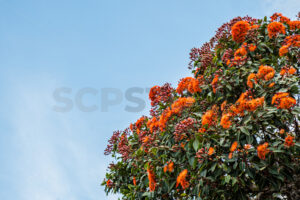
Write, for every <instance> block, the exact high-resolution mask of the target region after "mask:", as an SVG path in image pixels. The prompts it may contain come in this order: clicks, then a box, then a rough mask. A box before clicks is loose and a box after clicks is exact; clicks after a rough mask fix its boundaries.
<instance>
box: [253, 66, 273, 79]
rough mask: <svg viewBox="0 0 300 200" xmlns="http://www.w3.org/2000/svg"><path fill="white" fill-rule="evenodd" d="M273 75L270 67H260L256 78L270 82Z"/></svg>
mask: <svg viewBox="0 0 300 200" xmlns="http://www.w3.org/2000/svg"><path fill="white" fill-rule="evenodd" d="M274 75H275V70H274V69H273V68H272V67H270V66H264V65H261V66H260V67H259V69H258V72H257V77H258V78H260V79H263V80H265V81H268V80H271V79H272V78H273V77H274Z"/></svg>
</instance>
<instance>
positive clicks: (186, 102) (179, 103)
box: [171, 97, 195, 114]
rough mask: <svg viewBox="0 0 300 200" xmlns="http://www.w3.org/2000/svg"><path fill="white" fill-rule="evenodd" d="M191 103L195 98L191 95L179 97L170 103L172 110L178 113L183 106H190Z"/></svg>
mask: <svg viewBox="0 0 300 200" xmlns="http://www.w3.org/2000/svg"><path fill="white" fill-rule="evenodd" d="M193 103H195V99H194V98H193V97H181V98H179V99H177V100H176V101H175V102H174V103H173V104H172V105H171V108H172V112H173V113H175V114H178V113H179V112H181V111H182V110H183V109H184V108H187V107H190V106H192V105H193Z"/></svg>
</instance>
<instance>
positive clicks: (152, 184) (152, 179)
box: [147, 165, 156, 191]
mask: <svg viewBox="0 0 300 200" xmlns="http://www.w3.org/2000/svg"><path fill="white" fill-rule="evenodd" d="M147 175H148V180H149V189H150V191H154V190H155V187H156V181H155V175H154V173H153V171H152V170H151V167H150V166H149V165H148V168H147Z"/></svg>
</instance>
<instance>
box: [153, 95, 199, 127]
mask: <svg viewBox="0 0 300 200" xmlns="http://www.w3.org/2000/svg"><path fill="white" fill-rule="evenodd" d="M195 101H196V100H195V99H194V98H193V97H180V98H179V99H177V100H176V101H175V102H174V103H173V104H172V105H171V109H170V108H169V107H168V108H166V109H165V110H164V111H163V113H162V114H161V116H160V118H159V122H158V123H159V127H160V130H161V131H163V130H164V128H165V127H166V123H167V122H168V120H169V118H170V117H171V116H172V115H173V114H179V113H180V112H181V111H182V110H183V109H184V108H187V107H190V106H192V105H193V103H195Z"/></svg>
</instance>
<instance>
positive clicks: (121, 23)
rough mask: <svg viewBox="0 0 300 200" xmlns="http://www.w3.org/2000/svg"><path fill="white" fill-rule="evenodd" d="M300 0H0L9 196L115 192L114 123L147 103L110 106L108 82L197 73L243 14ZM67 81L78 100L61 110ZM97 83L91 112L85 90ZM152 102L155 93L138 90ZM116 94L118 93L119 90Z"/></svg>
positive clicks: (47, 199)
mask: <svg viewBox="0 0 300 200" xmlns="http://www.w3.org/2000/svg"><path fill="white" fill-rule="evenodd" d="M299 8H300V1H299V0H251V1H247V2H246V1H241V0H238V1H235V0H226V1H217V0H209V1H204V0H202V1H201V0H197V1H196V0H186V1H179V0H177V1H174V0H172V1H171V0H165V1H161V0H160V1H158V0H153V1H141V0H127V1H124V0H123V1H122V0H119V1H117V0H106V1H103V0H85V1H77V0H48V1H46V0H27V1H21V0H0V95H1V98H0V127H1V128H0V130H1V131H0V199H2V200H10V199H12V200H41V199H43V200H106V199H108V200H111V199H112V200H113V199H117V197H116V196H114V195H110V196H107V197H106V196H105V193H104V192H103V187H102V186H100V183H101V182H102V180H103V178H104V176H105V173H106V168H107V166H108V163H109V162H110V158H109V157H105V156H104V154H103V152H104V149H105V147H106V144H107V140H108V139H109V138H110V136H111V135H112V132H113V131H114V130H118V129H124V128H126V127H127V126H128V125H129V123H131V122H135V121H136V119H138V118H139V117H140V116H141V115H143V114H144V115H148V109H147V108H149V101H147V102H146V103H147V105H148V106H147V108H145V109H143V110H141V111H140V112H128V111H126V110H125V106H128V105H131V106H135V105H136V104H134V103H132V102H128V101H127V100H126V99H125V98H124V99H123V100H122V102H121V103H120V104H118V105H114V106H110V107H109V108H108V111H107V112H104V111H103V110H101V102H102V99H101V95H102V89H103V88H116V89H117V90H118V91H120V92H122V96H124V95H125V91H126V90H127V89H128V88H131V87H140V88H149V87H152V86H153V85H162V84H163V83H165V82H170V83H172V85H173V86H174V87H176V84H177V81H178V80H179V79H180V78H182V77H185V76H188V75H189V70H188V69H187V65H188V62H189V51H190V49H191V48H192V47H200V46H201V44H203V43H204V42H206V41H208V40H209V39H210V38H211V37H212V36H213V35H214V32H215V31H216V29H217V28H218V27H219V26H221V25H222V24H223V23H224V22H227V21H228V20H230V19H231V18H233V17H236V16H245V15H247V14H248V15H250V16H252V17H257V18H261V17H263V16H265V15H269V16H270V15H271V14H272V13H274V12H282V13H283V14H284V15H286V16H289V17H294V16H295V15H296V14H297V13H298V11H299ZM62 87H67V88H69V89H70V92H69V93H64V94H63V96H64V97H65V98H68V99H69V100H70V101H71V102H72V103H73V107H72V108H71V109H69V110H68V111H67V112H57V111H55V110H54V107H55V106H59V107H63V106H64V104H63V103H62V102H57V101H56V100H55V98H54V97H53V93H54V92H55V91H57V89H59V88H62ZM86 87H89V88H93V89H94V90H95V91H97V92H98V93H97V94H86V95H85V96H84V98H83V101H84V104H85V105H96V106H98V109H96V110H94V111H93V112H84V111H83V110H82V109H80V106H78V105H77V104H76V95H78V92H80V91H82V89H84V88H86ZM135 95H136V96H138V97H139V98H141V99H145V101H146V100H147V94H146V92H144V93H142V94H135ZM111 98H113V96H112V97H111Z"/></svg>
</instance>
